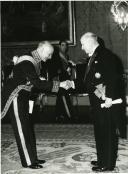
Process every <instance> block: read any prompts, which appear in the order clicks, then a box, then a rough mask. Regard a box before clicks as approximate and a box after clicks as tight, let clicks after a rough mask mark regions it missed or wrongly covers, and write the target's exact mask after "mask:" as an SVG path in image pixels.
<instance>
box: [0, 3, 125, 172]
mask: <svg viewBox="0 0 128 174" xmlns="http://www.w3.org/2000/svg"><path fill="white" fill-rule="evenodd" d="M119 2H120V1H118V3H117V2H116V1H2V2H1V93H2V89H3V88H4V85H5V84H6V82H7V80H9V79H11V78H13V68H14V66H15V64H14V58H15V56H17V57H20V56H22V55H28V54H29V53H30V52H31V51H33V50H35V49H36V48H37V46H38V44H39V42H41V41H49V42H50V43H51V44H52V45H53V47H54V53H53V57H52V58H51V60H48V61H47V62H42V63H41V76H42V77H43V78H45V80H47V81H52V80H54V78H56V79H58V76H57V77H54V73H55V70H56V61H55V56H56V54H55V53H56V52H57V51H58V48H59V44H60V41H62V42H63V41H66V42H67V45H68V53H67V54H68V56H69V59H70V60H71V62H73V66H72V67H71V80H74V81H75V80H76V79H80V80H83V79H84V75H85V72H86V69H87V64H88V63H87V59H88V56H87V55H86V54H85V52H84V51H83V50H82V48H81V42H80V38H81V36H82V35H83V34H84V33H86V32H92V33H95V34H96V35H97V36H99V37H100V38H101V40H99V42H103V44H105V47H106V48H107V49H109V50H111V51H112V52H113V53H114V54H115V55H116V56H117V57H118V58H119V60H120V62H121V64H122V67H123V81H124V86H125V87H124V95H125V96H124V98H125V108H124V109H125V111H124V112H125V113H124V115H125V117H126V137H125V138H119V143H118V154H117V161H116V167H115V168H114V170H113V171H111V173H128V2H127V1H122V2H120V3H119ZM113 9H114V10H113ZM116 10H117V11H118V10H122V11H121V12H122V13H123V12H124V14H123V15H122V16H121V15H119V13H118V12H116ZM119 12H120V11H119ZM118 15H119V16H118ZM124 16H126V18H123V17H124ZM118 17H119V18H120V20H118V19H117V18H118ZM107 68H108V71H109V67H107ZM119 84H120V83H119ZM32 95H35V94H32ZM68 95H69V99H70V102H71V107H72V114H71V115H70V114H69V111H68V108H67V107H68V106H67V103H66V98H63V97H62V101H63V106H61V104H62V103H59V106H60V108H59V110H60V111H59V112H62V113H60V115H59V116H57V113H56V108H57V106H56V101H57V97H58V96H57V93H54V92H40V93H39V94H38V95H36V96H34V99H35V100H34V102H33V103H32V108H31V109H32V111H31V113H30V114H29V117H31V120H32V122H33V123H34V131H35V136H36V147H37V155H38V157H39V159H43V160H46V162H45V163H44V164H43V168H41V169H38V170H34V169H30V168H24V167H22V165H21V162H20V156H19V152H18V148H17V143H16V140H15V135H14V131H13V129H12V125H11V120H10V115H9V114H10V112H7V114H6V116H5V117H4V118H2V120H1V173H2V174H29V173H31V174H35V173H36V174H38V173H39V174H42V173H43V174H51V173H52V174H57V173H63V174H81V173H93V172H94V173H95V171H92V165H91V163H90V162H91V161H93V160H97V153H96V142H95V137H94V126H93V110H92V106H91V104H90V99H89V94H88V93H87V92H86V91H85V90H84V89H83V88H82V87H81V88H79V89H78V90H69V92H68ZM29 104H30V103H29ZM113 105H114V104H113ZM115 105H116V104H115ZM112 107H113V106H112ZM29 109H30V105H29Z"/></svg>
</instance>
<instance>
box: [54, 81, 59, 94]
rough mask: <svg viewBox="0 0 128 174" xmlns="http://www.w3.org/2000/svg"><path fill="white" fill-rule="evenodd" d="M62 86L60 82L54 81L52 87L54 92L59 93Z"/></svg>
mask: <svg viewBox="0 0 128 174" xmlns="http://www.w3.org/2000/svg"><path fill="white" fill-rule="evenodd" d="M59 86H60V82H59V81H53V87H52V92H58V90H59Z"/></svg>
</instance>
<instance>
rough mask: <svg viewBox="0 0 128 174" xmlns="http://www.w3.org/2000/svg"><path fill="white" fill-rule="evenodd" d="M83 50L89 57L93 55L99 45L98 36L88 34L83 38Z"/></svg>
mask: <svg viewBox="0 0 128 174" xmlns="http://www.w3.org/2000/svg"><path fill="white" fill-rule="evenodd" d="M80 41H81V45H82V50H84V51H85V52H86V53H87V54H88V55H89V56H90V55H92V54H93V52H94V51H95V49H96V48H97V46H98V45H99V43H98V41H97V36H96V35H95V34H94V33H91V32H87V33H85V34H84V35H82V36H81V39H80Z"/></svg>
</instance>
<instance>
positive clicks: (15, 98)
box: [2, 50, 59, 167]
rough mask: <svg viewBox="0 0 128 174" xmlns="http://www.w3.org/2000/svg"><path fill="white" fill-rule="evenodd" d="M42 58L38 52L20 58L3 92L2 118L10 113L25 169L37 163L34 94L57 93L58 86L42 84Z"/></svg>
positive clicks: (52, 83) (55, 83) (48, 83)
mask: <svg viewBox="0 0 128 174" xmlns="http://www.w3.org/2000/svg"><path fill="white" fill-rule="evenodd" d="M39 67H40V57H39V54H38V52H37V51H36V50H35V51H33V52H32V53H30V55H24V56H21V57H19V58H18V60H17V64H16V65H15V66H14V68H13V78H12V79H9V80H8V81H7V83H6V84H5V85H4V88H3V91H2V118H3V117H4V116H5V115H6V114H7V112H8V111H9V112H10V118H11V123H12V127H13V130H14V134H15V138H16V142H17V146H18V151H19V155H20V159H21V163H22V166H23V167H28V166H31V165H32V164H34V163H35V162H36V160H37V151H36V142H35V134H34V130H33V127H32V125H31V118H30V115H29V99H30V97H31V92H32V91H36V92H42V93H44V92H50V91H51V92H58V90H59V82H58V81H51V82H48V81H46V80H40V78H39V70H40V69H39Z"/></svg>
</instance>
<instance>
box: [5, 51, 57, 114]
mask: <svg viewBox="0 0 128 174" xmlns="http://www.w3.org/2000/svg"><path fill="white" fill-rule="evenodd" d="M37 56H38V55H37V52H36V51H34V52H33V54H32V55H30V56H28V55H25V56H21V57H20V58H21V59H22V61H19V63H17V64H16V65H15V66H14V69H13V78H12V79H9V80H8V81H7V83H6V84H5V85H4V88H3V90H2V117H4V116H5V115H6V113H7V111H8V109H9V107H10V105H11V102H12V101H13V99H14V97H15V95H18V93H19V92H20V91H21V90H26V91H28V92H31V91H32V90H33V91H38V92H43V93H44V92H50V91H51V92H58V90H59V82H57V81H50V82H48V81H46V80H40V78H39V69H38V68H39V66H38V62H37V59H38V57H37ZM20 58H18V59H19V60H20ZM33 62H34V64H33Z"/></svg>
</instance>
